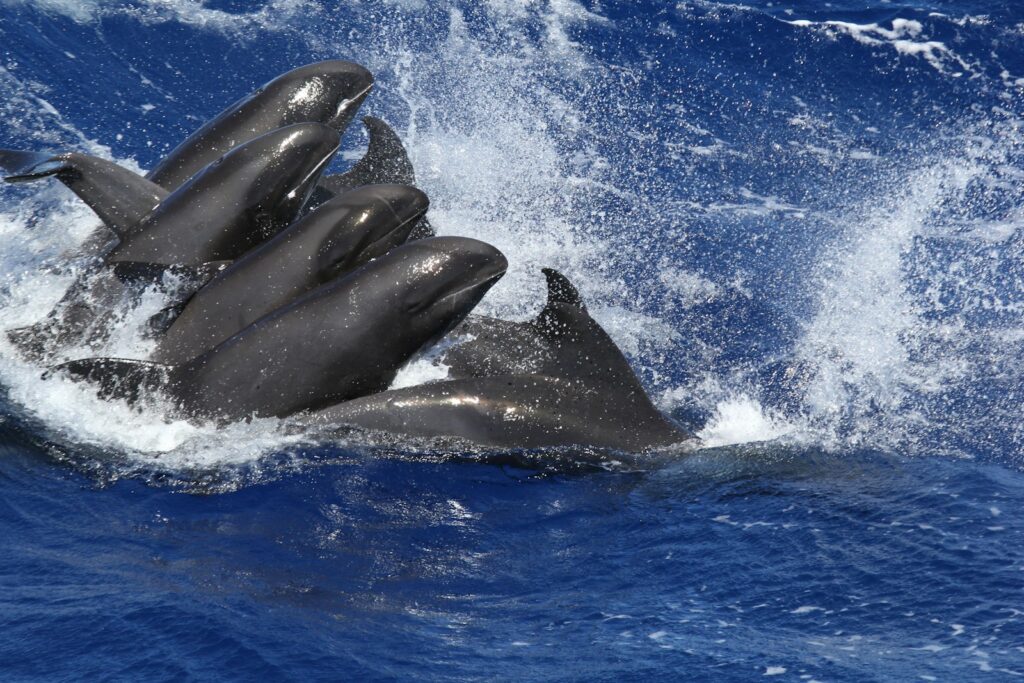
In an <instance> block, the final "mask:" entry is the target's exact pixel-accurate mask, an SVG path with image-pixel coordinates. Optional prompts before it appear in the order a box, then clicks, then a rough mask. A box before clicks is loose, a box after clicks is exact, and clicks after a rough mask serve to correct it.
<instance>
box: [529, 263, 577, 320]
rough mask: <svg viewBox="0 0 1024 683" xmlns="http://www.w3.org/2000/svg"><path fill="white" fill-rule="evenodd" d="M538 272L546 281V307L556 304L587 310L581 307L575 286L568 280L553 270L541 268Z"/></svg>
mask: <svg viewBox="0 0 1024 683" xmlns="http://www.w3.org/2000/svg"><path fill="white" fill-rule="evenodd" d="M540 272H542V273H544V277H545V278H546V279H547V281H548V306H550V305H552V304H556V303H560V304H569V305H571V306H575V307H576V308H579V309H581V310H584V311H585V310H587V307H586V306H584V305H583V299H582V298H581V297H580V292H579V290H578V289H576V285H574V284H573V283H571V282H569V278H567V277H566V276H564V275H562V274H561V273H560V272H558V271H557V270H555V269H554V268H541V269H540Z"/></svg>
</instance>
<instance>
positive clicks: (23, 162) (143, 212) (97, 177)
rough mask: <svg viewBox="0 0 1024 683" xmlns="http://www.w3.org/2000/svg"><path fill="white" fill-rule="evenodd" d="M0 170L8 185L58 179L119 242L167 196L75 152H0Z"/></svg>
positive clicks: (126, 173)
mask: <svg viewBox="0 0 1024 683" xmlns="http://www.w3.org/2000/svg"><path fill="white" fill-rule="evenodd" d="M0 168H3V169H4V170H5V171H7V172H8V173H10V175H8V176H6V178H5V180H6V181H7V182H9V183H24V182H31V181H33V180H39V179H40V178H48V177H50V176H53V177H55V178H57V180H59V181H61V182H62V183H64V184H65V185H66V186H67V187H68V188H69V189H70V190H71V191H72V192H74V193H75V194H76V195H78V197H79V198H80V199H81V200H82V201H84V202H85V203H86V204H88V205H89V207H90V208H91V209H92V210H93V211H95V212H96V215H97V216H99V217H100V219H102V220H103V222H104V223H105V224H106V225H107V226H108V227H109V228H110V229H111V230H113V231H114V232H115V233H117V236H118V237H120V238H122V239H123V238H124V237H125V235H127V234H130V233H131V232H132V231H133V229H134V228H135V227H136V226H138V225H139V224H141V223H142V221H143V220H144V219H145V218H146V216H148V215H149V213H150V211H152V210H153V208H154V207H155V206H156V205H157V204H159V203H160V202H161V201H163V199H164V198H165V197H166V196H167V195H168V192H167V190H165V189H164V188H162V187H160V186H159V185H157V184H155V183H152V182H150V181H148V180H146V179H145V178H143V177H142V176H140V175H138V174H137V173H133V172H132V171H130V170H128V169H127V168H124V167H123V166H118V165H117V164H115V163H114V162H112V161H107V160H106V159H100V158H98V157H93V156H89V155H87V154H79V153H77V152H70V153H67V154H58V155H56V156H54V155H50V154H39V153H36V152H23V151H19V150H11V149H0Z"/></svg>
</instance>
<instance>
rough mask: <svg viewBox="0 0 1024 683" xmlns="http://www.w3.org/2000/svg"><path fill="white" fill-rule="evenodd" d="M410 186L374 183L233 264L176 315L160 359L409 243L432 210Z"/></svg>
mask: <svg viewBox="0 0 1024 683" xmlns="http://www.w3.org/2000/svg"><path fill="white" fill-rule="evenodd" d="M427 206H428V201H427V197H426V195H424V194H423V193H422V192H420V191H419V190H417V189H416V188H413V187H409V186H407V185H370V186H367V187H361V188H358V189H356V190H352V191H350V192H346V193H344V194H342V195H340V196H338V197H337V198H335V199H333V200H331V201H330V202H328V203H326V204H323V205H322V206H320V207H319V208H317V209H316V210H315V211H313V212H312V213H310V214H308V215H307V216H305V217H304V218H302V219H301V220H299V221H298V222H296V223H294V224H293V225H291V226H289V227H288V228H287V229H286V230H284V231H283V232H281V233H280V234H279V235H277V236H276V237H274V238H273V239H271V240H270V241H268V242H267V243H266V244H263V245H261V246H259V247H257V248H256V249H253V250H252V251H250V252H249V253H247V254H245V255H244V256H243V257H242V258H240V259H239V260H237V261H236V262H235V263H233V264H232V265H231V266H230V267H228V268H227V269H226V270H224V271H223V272H222V273H220V274H219V275H218V276H217V277H216V278H214V279H213V280H212V281H211V282H210V283H209V284H208V285H207V286H205V287H204V288H203V289H201V290H200V291H199V292H198V293H197V294H196V295H195V296H194V297H193V298H192V299H191V301H189V303H188V305H187V306H186V307H185V309H184V311H182V313H181V315H180V316H179V317H178V318H177V320H175V322H174V324H173V325H172V326H171V327H170V329H169V330H168V331H167V334H166V335H165V336H164V337H163V338H162V339H161V341H160V344H159V345H158V346H157V348H156V350H155V351H154V353H153V356H152V358H153V360H155V361H159V362H162V363H171V364H176V363H182V362H185V361H188V360H191V359H192V358H194V357H195V356H197V355H199V354H200V353H203V352H204V351H207V350H209V349H211V348H213V347H214V346H216V345H217V344H219V343H220V342H222V341H224V340H225V339H227V338H228V337H230V336H231V335H233V334H235V333H236V332H238V331H239V330H242V329H244V328H245V327H247V326H248V325H250V324H251V323H253V322H255V321H256V320H258V319H259V318H261V317H263V316H264V315H267V314H269V313H271V312H273V311H274V310H275V309H276V308H279V307H281V306H283V305H285V304H287V303H289V302H290V301H292V300H294V299H295V298H297V297H298V296H300V295H301V294H303V293H304V292H306V291H308V290H310V289H312V288H313V287H315V286H317V285H319V284H322V283H324V282H326V281H328V280H330V279H332V278H335V277H339V276H341V275H344V274H346V273H348V272H350V271H352V270H354V269H355V268H357V267H358V266H361V265H362V264H364V263H366V262H367V261H369V260H370V259H373V258H376V257H378V256H382V255H384V254H385V253H387V252H388V251H389V250H391V249H392V248H393V247H396V246H398V245H399V244H401V243H403V242H405V240H406V238H407V237H408V236H409V232H410V231H411V230H412V229H413V227H414V225H415V223H416V221H417V220H418V219H419V218H420V217H421V216H422V215H423V214H424V212H425V211H426V210H427Z"/></svg>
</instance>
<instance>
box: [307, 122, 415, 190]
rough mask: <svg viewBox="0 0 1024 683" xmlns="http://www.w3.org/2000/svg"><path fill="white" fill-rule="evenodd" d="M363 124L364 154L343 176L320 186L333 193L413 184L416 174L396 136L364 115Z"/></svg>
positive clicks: (325, 181) (325, 180) (390, 129)
mask: <svg viewBox="0 0 1024 683" xmlns="http://www.w3.org/2000/svg"><path fill="white" fill-rule="evenodd" d="M363 125H364V126H366V132H367V133H368V134H369V136H370V143H369V145H368V146H367V148H366V154H364V155H363V158H362V159H360V160H359V161H357V162H356V164H355V166H353V167H352V168H350V169H349V170H348V171H346V172H345V173H342V174H341V175H332V176H327V177H325V178H323V179H322V180H321V181H320V184H321V185H323V186H325V187H327V189H329V190H331V191H333V192H335V193H337V192H341V191H343V190H349V189H352V188H353V187H360V186H362V185H382V184H396V185H414V184H415V183H416V173H415V172H414V171H413V169H412V162H411V161H409V154H408V153H407V152H406V151H405V146H404V145H402V141H401V139H399V137H398V134H397V133H396V132H395V131H394V130H393V129H392V128H391V126H389V125H388V124H386V123H384V122H383V121H382V120H380V119H378V118H376V117H374V116H364V117H363Z"/></svg>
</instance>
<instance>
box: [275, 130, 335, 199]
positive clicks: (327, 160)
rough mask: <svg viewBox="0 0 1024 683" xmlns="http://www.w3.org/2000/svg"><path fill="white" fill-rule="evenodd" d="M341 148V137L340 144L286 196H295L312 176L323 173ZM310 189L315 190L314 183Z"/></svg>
mask: <svg viewBox="0 0 1024 683" xmlns="http://www.w3.org/2000/svg"><path fill="white" fill-rule="evenodd" d="M339 149H341V138H338V144H336V145H335V146H334V149H332V150H331V151H330V152H328V153H327V154H325V155H324V158H323V159H321V160H320V163H318V164H317V165H316V166H314V167H313V168H312V169H311V170H310V172H309V173H307V174H306V175H305V177H303V178H302V180H300V181H299V182H298V183H296V184H295V187H293V188H292V189H291V190H290V191H289V192H288V194H287V195H286V196H287V197H294V196H295V194H296V192H297V191H298V189H299V188H300V187H302V186H303V185H305V184H306V183H308V182H309V179H310V178H312V177H314V176H316V175H317V174H319V173H323V170H324V167H325V166H327V164H329V163H331V159H333V158H334V155H335V154H337V153H338V150H339ZM309 191H310V192H312V191H313V186H312V185H310V187H309ZM303 203H305V202H303Z"/></svg>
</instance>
